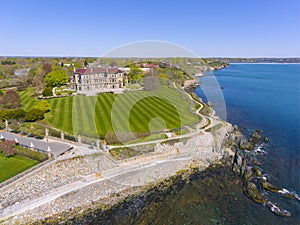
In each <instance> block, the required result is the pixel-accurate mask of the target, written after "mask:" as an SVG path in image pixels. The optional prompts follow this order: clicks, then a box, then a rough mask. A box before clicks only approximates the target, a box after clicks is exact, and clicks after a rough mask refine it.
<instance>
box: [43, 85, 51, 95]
mask: <svg viewBox="0 0 300 225" xmlns="http://www.w3.org/2000/svg"><path fill="white" fill-rule="evenodd" d="M42 94H43V96H53V91H52V87H46V88H45V89H44V90H43V93H42Z"/></svg>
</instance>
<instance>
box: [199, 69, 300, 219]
mask: <svg viewBox="0 0 300 225" xmlns="http://www.w3.org/2000/svg"><path fill="white" fill-rule="evenodd" d="M214 77H215V78H216V79H217V81H218V83H219V85H220V87H222V92H223V96H224V99H225V105H226V120H227V121H228V122H230V123H232V124H236V125H238V126H239V127H240V128H241V129H242V131H243V133H244V134H245V135H249V134H250V133H251V132H253V131H255V130H256V129H261V130H263V132H264V135H265V136H267V137H269V139H270V142H269V144H268V145H267V147H266V150H267V155H265V156H263V157H262V161H263V169H264V173H265V174H267V175H268V176H269V177H270V179H271V180H272V182H273V183H275V184H276V185H278V186H281V187H284V188H286V189H288V190H289V191H293V192H296V193H298V194H299V193H300V181H299V176H300V65H299V64H231V65H230V66H229V67H227V68H224V69H222V70H219V71H214V72H213V74H208V76H206V77H203V78H201V82H202V85H204V84H205V83H206V82H207V81H209V80H210V79H214ZM196 93H197V94H198V96H200V97H202V98H203V99H204V100H206V101H207V98H206V96H205V94H204V92H203V90H202V89H201V86H200V87H199V88H197V89H196ZM212 104H213V105H214V102H212ZM216 104H217V105H216V106H218V103H216ZM215 109H216V111H217V114H218V107H215ZM266 194H268V193H266ZM270 198H272V199H273V200H274V202H276V203H278V204H279V205H281V206H284V207H285V208H286V209H288V210H290V211H291V212H292V219H291V220H283V219H282V218H279V217H278V220H276V219H275V220H274V223H276V224H284V223H289V222H290V223H292V224H300V217H299V212H300V211H299V202H298V203H297V202H294V201H286V199H283V198H281V197H278V196H275V195H274V196H270ZM257 207H258V208H257V209H258V210H260V208H261V206H260V205H257ZM265 216H266V217H265V218H260V219H261V220H262V221H267V220H268V219H271V218H273V217H274V215H270V213H266V215H265ZM253 217H254V218H253V219H254V220H253V221H256V224H260V219H259V218H257V217H256V216H255V215H253ZM275 217H277V216H275ZM255 218H257V220H255ZM261 223H263V222H261ZM274 223H273V224H274ZM266 224H267V223H266Z"/></svg>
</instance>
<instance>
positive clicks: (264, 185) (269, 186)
mask: <svg viewBox="0 0 300 225" xmlns="http://www.w3.org/2000/svg"><path fill="white" fill-rule="evenodd" d="M259 184H260V185H261V187H262V188H263V189H265V190H268V191H271V192H278V191H279V190H281V188H278V187H275V186H274V185H273V184H271V182H269V181H266V180H264V179H261V180H260V181H259Z"/></svg>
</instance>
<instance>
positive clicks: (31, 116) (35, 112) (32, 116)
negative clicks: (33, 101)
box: [25, 109, 44, 122]
mask: <svg viewBox="0 0 300 225" xmlns="http://www.w3.org/2000/svg"><path fill="white" fill-rule="evenodd" d="M42 119H44V111H42V110H40V109H31V110H29V111H28V112H26V115H25V120H26V121H27V122H34V121H37V120H42Z"/></svg>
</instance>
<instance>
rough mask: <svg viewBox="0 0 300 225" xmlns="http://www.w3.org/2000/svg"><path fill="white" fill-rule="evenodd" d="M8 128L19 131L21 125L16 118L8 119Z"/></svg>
mask: <svg viewBox="0 0 300 225" xmlns="http://www.w3.org/2000/svg"><path fill="white" fill-rule="evenodd" d="M9 128H10V129H12V130H13V132H16V133H18V132H20V128H21V125H20V124H19V123H18V121H17V120H12V121H10V124H9Z"/></svg>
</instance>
